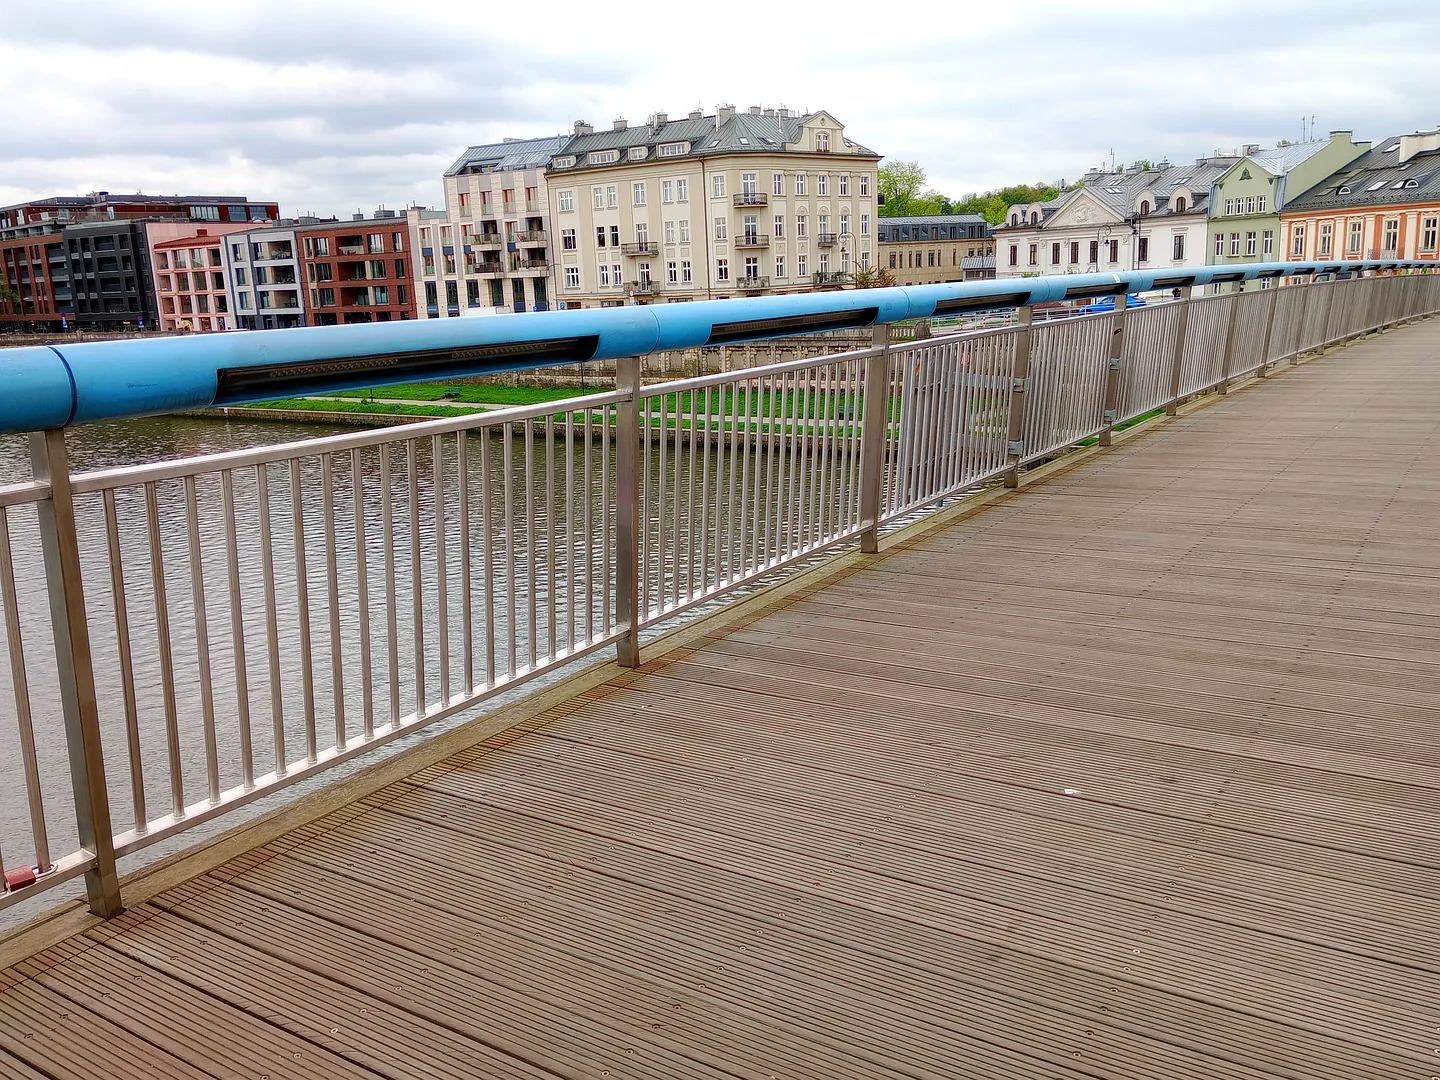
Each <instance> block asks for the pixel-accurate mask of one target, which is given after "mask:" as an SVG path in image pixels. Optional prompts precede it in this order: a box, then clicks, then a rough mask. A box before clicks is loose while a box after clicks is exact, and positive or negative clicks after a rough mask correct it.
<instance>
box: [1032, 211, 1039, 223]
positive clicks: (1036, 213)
mask: <svg viewBox="0 0 1440 1080" xmlns="http://www.w3.org/2000/svg"><path fill="white" fill-rule="evenodd" d="M1030 224H1031V225H1039V224H1040V211H1039V210H1032V211H1031V212H1030Z"/></svg>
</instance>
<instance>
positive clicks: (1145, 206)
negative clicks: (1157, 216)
mask: <svg viewBox="0 0 1440 1080" xmlns="http://www.w3.org/2000/svg"><path fill="white" fill-rule="evenodd" d="M1140 213H1141V214H1148V213H1150V200H1149V199H1141V200H1140Z"/></svg>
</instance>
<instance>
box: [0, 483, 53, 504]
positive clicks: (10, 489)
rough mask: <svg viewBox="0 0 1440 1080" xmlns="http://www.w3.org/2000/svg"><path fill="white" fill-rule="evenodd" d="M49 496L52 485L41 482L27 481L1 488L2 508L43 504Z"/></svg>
mask: <svg viewBox="0 0 1440 1080" xmlns="http://www.w3.org/2000/svg"><path fill="white" fill-rule="evenodd" d="M49 494H50V485H49V484H46V483H43V482H41V481H39V480H27V481H25V482H23V483H19V484H6V485H4V486H3V487H0V508H3V507H6V506H24V505H25V504H27V503H37V502H43V501H44V499H45V497H46V496H47V495H49Z"/></svg>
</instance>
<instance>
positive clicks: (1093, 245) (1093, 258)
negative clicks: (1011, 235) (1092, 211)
mask: <svg viewBox="0 0 1440 1080" xmlns="http://www.w3.org/2000/svg"><path fill="white" fill-rule="evenodd" d="M1099 261H1100V241H1099V240H1091V241H1090V262H1092V263H1098V262H1099ZM1010 265H1011V266H1014V265H1015V260H1014V259H1011V260H1010Z"/></svg>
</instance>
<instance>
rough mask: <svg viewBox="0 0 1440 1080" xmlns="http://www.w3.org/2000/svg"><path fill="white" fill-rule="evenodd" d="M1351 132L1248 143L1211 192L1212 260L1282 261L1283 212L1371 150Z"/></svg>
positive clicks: (1208, 253) (1209, 251)
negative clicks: (1263, 145) (1266, 145)
mask: <svg viewBox="0 0 1440 1080" xmlns="http://www.w3.org/2000/svg"><path fill="white" fill-rule="evenodd" d="M1351 135H1352V133H1351V132H1349V131H1332V132H1331V133H1330V138H1329V139H1325V140H1316V141H1314V142H1303V143H1292V144H1290V145H1289V146H1277V147H1275V148H1274V149H1273V150H1261V149H1260V147H1259V146H1255V145H1251V146H1247V147H1245V152H1244V155H1243V156H1242V157H1241V158H1240V160H1239V161H1237V162H1236V163H1235V164H1234V165H1232V166H1231V167H1230V168H1229V169H1227V170H1226V171H1225V172H1224V173H1223V174H1222V175H1221V176H1220V178H1219V179H1218V180H1216V181H1215V185H1214V187H1213V188H1212V190H1211V193H1210V237H1209V242H1208V244H1207V245H1206V249H1205V250H1206V257H1205V261H1206V262H1208V263H1237V262H1242V263H1243V262H1277V261H1279V260H1282V259H1284V258H1285V253H1284V251H1283V250H1282V234H1281V228H1280V211H1281V210H1282V209H1284V207H1285V206H1286V204H1287V203H1289V202H1290V201H1291V200H1292V199H1298V198H1299V197H1300V196H1301V195H1304V194H1305V193H1306V192H1307V191H1309V190H1310V189H1311V188H1313V187H1315V186H1316V185H1317V184H1319V183H1320V182H1321V181H1323V180H1324V179H1325V178H1326V177H1328V176H1330V175H1331V174H1333V173H1335V172H1337V171H1338V170H1340V169H1343V168H1344V167H1345V166H1346V165H1349V164H1350V163H1351V162H1352V161H1354V160H1355V159H1356V158H1358V157H1360V156H1361V155H1362V154H1364V153H1366V151H1368V150H1369V149H1370V144H1369V143H1356V142H1355V141H1354V140H1353V139H1352V138H1351Z"/></svg>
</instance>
